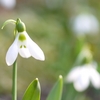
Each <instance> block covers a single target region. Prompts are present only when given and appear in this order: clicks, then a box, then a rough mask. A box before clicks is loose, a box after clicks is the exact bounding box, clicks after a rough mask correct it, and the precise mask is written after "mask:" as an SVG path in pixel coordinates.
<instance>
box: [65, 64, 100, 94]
mask: <svg viewBox="0 0 100 100" xmlns="http://www.w3.org/2000/svg"><path fill="white" fill-rule="evenodd" d="M66 82H73V85H74V88H75V89H76V90H77V91H79V92H81V91H84V90H86V89H87V88H88V86H89V84H90V83H91V84H92V85H93V86H94V88H96V89H99V88H100V74H99V73H98V72H97V71H96V64H94V63H91V64H85V65H83V66H77V67H75V68H74V69H72V70H71V71H70V72H69V74H68V75H67V77H66Z"/></svg>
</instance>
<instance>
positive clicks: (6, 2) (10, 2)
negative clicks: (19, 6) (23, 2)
mask: <svg viewBox="0 0 100 100" xmlns="http://www.w3.org/2000/svg"><path fill="white" fill-rule="evenodd" d="M0 5H2V6H3V7H4V8H6V9H13V8H14V7H15V6H16V0H0Z"/></svg>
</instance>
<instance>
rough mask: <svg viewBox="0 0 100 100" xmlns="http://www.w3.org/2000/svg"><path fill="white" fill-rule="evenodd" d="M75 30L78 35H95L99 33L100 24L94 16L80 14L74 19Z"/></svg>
mask: <svg viewBox="0 0 100 100" xmlns="http://www.w3.org/2000/svg"><path fill="white" fill-rule="evenodd" d="M73 30H74V32H75V33H76V34H78V35H84V34H95V33H98V32H99V22H98V20H97V18H96V17H95V16H94V15H92V14H85V13H82V14H79V15H78V16H76V17H75V18H74V21H73Z"/></svg>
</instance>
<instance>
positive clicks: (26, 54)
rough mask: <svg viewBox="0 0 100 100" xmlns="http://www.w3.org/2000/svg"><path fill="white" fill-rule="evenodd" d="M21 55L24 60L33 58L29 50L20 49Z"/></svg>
mask: <svg viewBox="0 0 100 100" xmlns="http://www.w3.org/2000/svg"><path fill="white" fill-rule="evenodd" d="M18 51H19V54H20V55H21V56H22V57H23V58H29V57H30V56H31V54H30V52H29V50H28V49H27V48H24V47H23V48H19V50H18Z"/></svg>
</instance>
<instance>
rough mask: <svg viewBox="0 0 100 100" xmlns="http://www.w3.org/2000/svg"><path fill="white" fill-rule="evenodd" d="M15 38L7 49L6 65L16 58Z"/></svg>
mask: <svg viewBox="0 0 100 100" xmlns="http://www.w3.org/2000/svg"><path fill="white" fill-rule="evenodd" d="M17 40H18V38H16V39H15V41H14V42H13V44H12V45H11V46H10V48H9V49H8V51H7V54H6V63H7V65H8V66H10V65H12V64H13V63H14V61H15V60H16V58H17V55H18V46H17Z"/></svg>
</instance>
